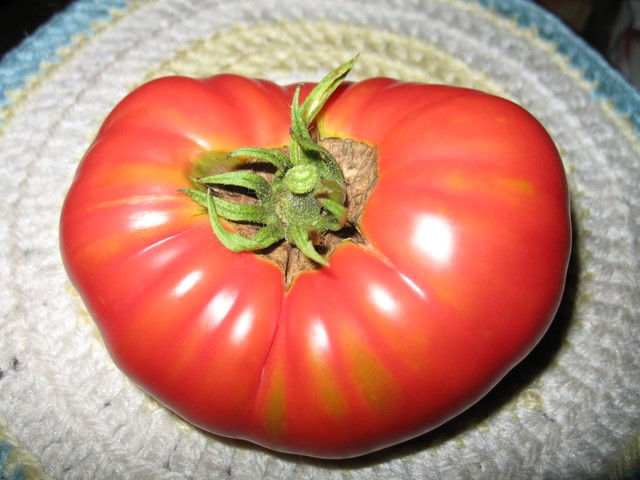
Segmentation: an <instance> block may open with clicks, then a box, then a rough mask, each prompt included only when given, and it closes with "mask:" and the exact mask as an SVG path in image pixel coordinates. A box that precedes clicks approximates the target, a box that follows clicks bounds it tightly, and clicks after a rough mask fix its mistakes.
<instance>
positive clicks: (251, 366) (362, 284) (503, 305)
mask: <svg viewBox="0 0 640 480" xmlns="http://www.w3.org/2000/svg"><path fill="white" fill-rule="evenodd" d="M315 86H316V85H315V84H308V85H305V86H304V87H303V88H302V89H301V90H299V89H296V86H295V85H294V86H284V87H283V86H278V85H276V84H274V83H271V82H269V81H265V80H256V79H247V78H243V77H240V76H236V75H231V74H223V75H217V76H213V77H210V78H207V79H192V78H185V77H168V78H162V79H158V80H154V81H152V82H150V83H148V84H145V85H143V86H141V87H139V88H138V89H136V90H135V91H133V92H132V93H131V94H129V95H128V96H127V97H126V98H125V99H124V100H123V101H122V102H121V103H120V104H118V105H117V106H116V107H115V109H114V110H113V112H112V113H111V114H110V115H109V116H108V118H107V119H106V120H105V122H104V124H103V126H102V128H101V129H100V131H99V133H98V135H97V138H96V139H95V141H94V142H93V144H92V146H91V147H90V149H89V150H88V152H87V153H86V155H85V157H84V159H83V160H82V162H81V164H80V165H79V167H78V170H77V173H76V176H75V178H74V180H73V183H72V185H71V187H70V190H69V192H68V195H67V198H66V200H65V203H64V206H63V210H62V215H61V223H60V239H61V240H60V242H61V252H62V256H63V260H64V264H65V266H66V269H67V272H68V274H69V277H70V279H71V281H72V283H73V284H74V285H75V287H76V288H77V290H78V292H79V293H80V295H81V297H82V299H83V300H84V302H85V304H86V306H87V308H88V310H89V312H90V314H91V316H92V317H93V319H94V320H95V322H96V324H97V325H98V327H99V330H100V332H101V335H102V336H103V338H104V342H105V344H106V346H107V348H108V350H109V352H110V354H111V355H112V357H113V359H114V361H115V362H116V363H117V365H118V366H119V367H120V368H121V369H122V370H123V371H124V372H125V373H126V374H127V375H129V376H130V377H131V378H132V379H133V380H134V381H135V382H137V383H138V384H139V385H140V386H141V387H142V388H144V389H145V390H146V391H147V392H149V394H150V395H152V396H153V397H155V398H156V399H157V400H159V401H160V402H162V403H163V404H165V405H167V406H168V407H169V408H170V409H172V410H173V411H175V412H176V413H177V414H179V415H180V416H182V417H183V418H185V419H186V420H188V421H189V422H191V423H193V424H195V425H197V426H198V427H200V428H203V429H205V430H207V431H210V432H213V433H216V434H219V435H223V436H229V437H234V438H242V439H247V440H249V441H251V442H254V443H257V444H260V445H263V446H266V447H268V448H271V449H275V450H278V451H283V452H292V453H296V454H303V455H310V456H317V457H326V458H343V457H353V456H356V455H361V454H364V453H367V452H371V451H374V450H377V449H381V448H384V447H387V446H390V445H393V444H396V443H398V442H402V441H404V440H407V439H410V438H412V437H415V436H418V435H420V434H422V433H424V432H426V431H429V430H431V429H433V428H435V427H437V426H439V425H441V424H442V423H443V422H446V421H447V420H448V419H450V418H452V417H453V416H455V415H457V414H458V413H460V412H461V411H463V410H465V409H466V408H468V407H469V406H470V405H472V404H473V403H474V402H476V401H477V400H478V399H480V398H481V397H482V396H483V395H484V394H486V393H487V392H488V391H489V390H490V389H491V388H492V387H493V386H494V385H495V384H496V383H497V382H498V381H499V380H500V379H501V378H502V377H503V376H504V375H505V374H506V373H507V372H508V371H509V370H510V369H511V368H512V367H513V366H514V365H515V364H516V363H518V362H519V361H520V360H521V359H522V358H523V357H524V356H525V355H526V354H527V353H528V352H529V351H530V350H531V349H532V348H533V347H534V346H535V344H536V343H537V342H538V340H539V339H540V338H541V336H542V335H543V334H544V332H545V331H546V329H547V327H548V326H549V323H550V322H551V321H552V319H553V317H554V315H555V312H556V309H557V307H558V304H559V302H560V299H561V296H562V292H563V287H564V281H565V275H566V271H567V265H568V259H569V253H570V249H571V227H570V213H569V198H568V189H567V183H566V179H565V174H564V171H563V166H562V162H561V160H560V157H559V155H558V152H557V150H556V148H555V146H554V143H553V141H552V140H551V138H550V137H549V135H548V134H547V132H546V131H545V130H544V128H543V127H542V126H541V125H540V123H538V121H536V120H535V119H534V117H533V116H532V115H530V114H529V113H528V112H527V111H525V110H524V109H523V108H522V107H520V106H518V105H516V104H514V103H511V102H510V101H507V100H504V99H501V98H498V97H495V96H491V95H488V94H485V93H481V92H478V91H473V90H468V89H463V88H457V87H450V86H437V85H424V84H417V83H404V82H401V81H397V80H393V79H388V78H375V79H369V80H365V81H361V82H358V83H348V82H342V79H340V81H338V82H336V84H335V85H333V86H332V87H331V88H332V92H331V95H330V96H328V97H327V98H326V99H324V100H323V102H322V104H321V105H319V106H318V105H315V106H314V105H311V106H310V105H309V104H308V103H309V102H305V103H302V101H303V100H304V99H307V98H309V97H308V96H309V95H310V92H312V90H313V89H314V87H315ZM298 94H299V95H300V98H299V99H298V97H297V95H298ZM311 94H312V93H311ZM311 103H313V102H311ZM292 104H293V106H294V108H292ZM301 104H302V105H303V106H304V105H306V107H307V108H306V112H303V114H304V115H306V116H307V118H306V122H304V123H305V126H306V127H309V128H310V129H311V133H310V134H309V137H307V136H305V135H306V133H305V132H302V133H301V135H302V136H303V137H304V138H305V139H306V138H310V137H312V136H313V138H314V139H319V140H326V139H337V140H334V142H337V144H338V145H340V144H346V143H345V142H354V143H355V144H357V145H361V146H364V147H366V148H368V149H369V151H370V152H373V154H374V156H375V164H374V165H375V168H374V170H375V171H371V168H369V173H373V174H375V179H374V181H372V182H371V184H370V185H369V186H368V187H366V188H364V190H366V192H365V193H366V196H367V198H366V202H364V203H363V204H362V205H361V208H360V210H361V211H360V212H359V213H358V214H357V217H355V218H354V217H353V216H351V217H348V218H347V217H346V213H344V215H343V214H342V213H341V212H346V207H349V206H350V204H355V203H356V202H355V200H354V199H353V198H352V199H348V198H345V195H347V196H348V188H347V187H349V188H351V187H350V185H351V184H352V183H354V182H355V180H354V177H352V176H351V177H350V176H349V175H348V174H347V173H346V172H345V173H344V178H345V179H344V181H343V180H341V178H342V177H341V176H340V172H337V173H336V172H334V173H332V175H334V174H335V181H334V180H331V179H330V180H326V179H325V178H324V177H322V178H323V180H322V182H323V183H322V185H324V187H322V188H324V190H323V192H324V193H322V194H318V193H317V192H316V193H314V194H313V195H314V198H320V197H322V198H321V200H322V201H323V202H325V203H322V205H321V206H320V207H318V208H317V209H316V210H317V211H316V213H318V212H321V213H319V214H320V215H322V218H323V219H326V218H327V214H326V210H331V212H332V213H333V212H334V210H335V212H337V213H335V218H333V217H332V220H331V221H332V222H333V223H331V222H329V223H331V225H333V227H332V228H331V229H332V230H338V231H339V230H340V229H341V228H343V227H345V229H346V230H347V232H348V233H349V235H347V234H344V235H342V236H341V237H336V238H339V241H335V242H334V244H332V246H331V248H329V249H326V251H325V252H324V253H323V250H322V247H321V246H318V245H317V244H318V243H322V240H321V239H320V240H318V238H317V237H318V235H316V232H311V233H309V232H308V231H298V230H296V232H298V233H295V232H294V233H295V234H294V233H291V231H292V230H291V229H289V230H287V232H286V237H287V239H289V237H295V238H294V239H293V240H294V243H296V238H298V237H300V238H302V243H304V244H305V245H307V247H310V248H309V249H310V250H311V251H310V254H311V256H312V260H314V259H315V260H317V261H315V262H314V261H311V260H310V261H308V262H307V264H304V262H303V267H304V268H302V267H301V268H299V269H298V270H296V271H294V272H293V273H291V274H290V275H289V276H288V277H287V275H286V274H285V269H286V267H283V265H285V266H286V262H284V263H283V262H280V263H279V262H278V261H276V260H274V257H273V256H269V255H267V254H265V251H264V249H261V248H254V249H252V250H250V251H232V250H230V249H229V248H227V247H228V246H225V242H224V241H223V240H224V238H219V236H217V234H215V233H214V232H213V231H212V226H213V227H214V229H215V227H216V225H217V226H218V233H220V234H222V235H234V234H233V232H235V231H239V228H240V225H241V223H242V222H236V223H233V222H232V221H231V220H232V219H229V220H224V218H223V219H220V217H223V215H220V216H218V215H217V214H216V211H217V210H216V208H223V207H224V205H227V204H230V203H231V202H232V200H233V199H234V198H236V197H238V196H240V193H238V192H235V193H233V192H231V193H230V194H229V195H228V196H227V197H226V202H227V203H226V204H224V203H223V202H224V199H218V198H217V197H216V199H215V200H213V199H212V198H213V196H214V195H217V193H216V192H218V193H219V189H218V190H216V189H214V188H213V187H211V186H210V185H207V186H204V187H203V186H202V185H199V184H198V182H197V181H195V180H194V178H196V177H203V176H206V175H220V174H221V175H222V177H220V176H219V177H216V178H218V180H219V181H220V182H223V181H222V179H223V177H224V176H225V175H226V174H227V173H226V172H229V171H236V170H238V168H247V165H248V163H247V159H246V158H245V157H247V155H245V156H244V157H243V156H242V155H240V156H239V157H238V156H235V157H234V156H231V157H229V156H228V153H229V152H232V151H234V150H236V149H239V148H245V147H249V148H250V149H254V150H255V151H256V152H257V151H258V150H257V149H275V150H273V151H277V152H279V155H280V156H279V157H278V158H280V157H282V155H283V152H284V155H285V157H286V152H287V148H289V146H291V145H293V143H291V142H292V140H291V138H292V137H291V135H290V134H291V132H290V130H295V128H291V121H292V115H294V113H295V108H296V107H299V106H300V105H301ZM303 110H304V108H303ZM310 110H313V112H310ZM304 115H302V116H303V117H304ZM294 116H295V115H294ZM312 120H313V121H312ZM300 141H301V142H302V144H304V142H303V141H302V140H300ZM295 148H297V147H293V146H292V147H291V149H295ZM309 148H312V147H309ZM327 150H329V148H328V147H327ZM249 151H251V150H249ZM323 152H324V151H322V152H320V153H321V155H325V153H323ZM326 155H329V154H326ZM323 158H324V157H323ZM326 158H329V157H328V156H327V157H326ZM286 161H288V160H286ZM323 162H324V163H323ZM328 162H329V161H328V160H327V161H326V162H325V161H324V160H322V161H319V162H318V163H317V165H320V166H321V167H322V168H324V165H325V164H326V165H329V163H328ZM289 167H290V166H289ZM314 168H315V167H314ZM303 170H304V169H303ZM246 173H247V172H246V171H245V172H244V173H243V174H242V175H243V176H242V177H237V178H236V183H238V182H239V183H242V182H254V183H255V184H256V185H257V184H260V185H262V183H265V182H263V181H262V180H260V179H258V180H256V179H255V175H253V174H251V175H252V176H251V177H249V175H247V174H246ZM307 173H308V172H306V171H303V172H302V173H301V175H302V176H305V175H306V174H307ZM312 173H313V174H314V175H316V174H315V173H314V172H312ZM366 173H367V169H366V168H363V169H361V171H360V172H359V173H358V175H363V174H366ZM278 175H279V174H278V172H276V173H275V179H274V180H273V181H274V183H275V182H276V180H277V179H278ZM350 175H351V174H350ZM282 176H283V175H280V177H282ZM316 176H317V175H316ZM224 178H227V177H224ZM263 178H265V179H267V182H266V183H268V181H269V180H270V179H269V177H267V176H265V175H263ZM314 178H315V177H314ZM332 178H333V177H332ZM314 181H315V182H316V183H317V180H314ZM254 183H252V184H251V185H250V187H251V186H252V185H254ZM242 185H244V186H246V185H245V184H242ZM242 185H241V186H242ZM340 185H342V186H343V187H344V188H347V194H345V193H344V192H343V191H342V190H341V189H342V188H343V187H341V186H340ZM345 185H346V186H345ZM198 188H199V189H200V190H198ZM261 188H262V187H259V186H258V187H255V189H256V191H261V190H260V189H261ZM265 188H267V189H268V188H270V187H265ZM245 190H246V189H245ZM198 191H199V192H200V193H198ZM189 192H191V196H190V195H189V194H187V193H189ZM194 192H195V193H194ZM212 192H213V193H212ZM327 192H328V193H327ZM336 192H337V193H336ZM340 192H342V193H340ZM245 193H246V192H245ZM197 195H200V196H199V199H200V203H198V202H197V201H194V199H196V200H197V198H195V196H197ZM234 195H235V197H234ZM243 195H244V193H243ZM288 195H289V196H290V197H291V198H298V197H297V196H296V195H297V194H296V193H295V192H294V193H288ZM253 196H254V197H255V195H253ZM220 198H221V197H220ZM269 198H270V197H269ZM327 199H330V200H331V199H333V200H335V202H333V200H331V202H329V201H326V200H327ZM259 200H262V202H263V203H265V204H266V203H268V200H265V199H264V198H263V197H262V196H259ZM253 201H255V198H254V199H253ZM207 202H211V203H207ZM215 202H218V207H216V206H215V205H216V204H215ZM332 202H333V203H332ZM341 202H342V206H341V205H340V203H341ZM350 202H351V203H350ZM334 204H337V205H338V206H335V205H334ZM203 205H205V206H206V205H209V207H210V208H209V210H208V212H209V213H208V214H207V209H206V208H203ZM332 205H334V207H331V206H332ZM345 205H346V207H345ZM254 207H255V205H253V206H252V207H251V208H254ZM225 208H226V207H225ZM278 208H279V207H278ZM314 208H315V207H314ZM340 208H342V210H341V209H340ZM319 209H320V210H319ZM245 210H247V212H249V210H250V209H245ZM212 212H213V213H212ZM251 212H253V210H251ZM322 212H324V213H322ZM230 216H232V213H228V217H227V218H229V217H230ZM280 216H282V215H280ZM272 217H273V218H276V217H277V215H276V216H274V215H273V214H271V217H269V218H272ZM336 218H337V220H336ZM323 221H324V220H323ZM313 222H316V223H313ZM313 222H311V223H313V225H316V224H317V221H316V220H314V221H313ZM345 222H346V224H347V225H345ZM221 226H222V227H221ZM314 228H315V227H314ZM228 232H231V233H228ZM300 232H301V233H300ZM298 234H299V235H298ZM239 235H240V233H238V234H237V235H235V236H236V237H238V236H239ZM296 235H298V237H296ZM238 238H239V237H238ZM247 241H249V240H247ZM285 241H286V240H285ZM305 242H306V243H305ZM280 243H282V241H280ZM280 243H278V242H274V245H276V246H277V245H279V244H280ZM274 248H275V247H271V250H272V251H273V250H274ZM301 249H302V247H301ZM236 250H239V249H236ZM267 250H268V249H267ZM294 250H296V249H295V248H290V249H289V250H287V251H286V252H288V253H286V255H288V256H287V257H286V258H287V259H290V258H291V257H290V255H292V252H293V251H294ZM314 254H316V256H315V257H313V255H314ZM287 261H290V260H287ZM308 264H312V265H311V266H309V265H308Z"/></svg>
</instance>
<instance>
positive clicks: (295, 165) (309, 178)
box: [182, 56, 358, 265]
mask: <svg viewBox="0 0 640 480" xmlns="http://www.w3.org/2000/svg"><path fill="white" fill-rule="evenodd" d="M357 58H358V57H357V56H356V57H354V58H353V59H351V60H350V61H348V62H346V63H344V64H343V65H341V66H339V67H338V68H336V69H335V70H334V71H332V72H331V73H329V74H328V75H327V76H326V77H325V78H323V79H322V80H321V81H320V82H319V83H318V84H317V85H316V87H315V88H314V89H313V90H312V91H311V92H310V93H309V95H308V96H307V98H306V99H305V100H304V102H302V104H301V103H300V91H301V87H298V88H297V89H296V91H295V93H294V95H293V103H292V105H291V128H290V131H291V139H290V143H289V155H286V154H285V153H284V152H283V150H282V149H267V148H241V149H238V150H234V151H232V152H230V153H229V154H228V155H229V156H230V157H246V158H247V159H250V158H256V159H258V160H262V161H264V162H267V163H269V164H271V165H272V166H273V167H274V168H275V175H274V177H273V180H272V181H271V182H269V181H267V180H266V179H265V178H264V177H263V176H262V175H260V174H258V173H257V172H255V171H251V170H237V171H229V172H225V173H221V174H217V175H210V176H206V177H202V178H199V179H197V180H196V183H197V184H199V185H202V186H203V187H204V189H205V190H204V191H203V190H202V189H184V190H182V191H183V192H184V193H186V194H187V195H189V197H190V198H191V199H192V200H194V201H195V202H197V203H199V204H200V205H202V206H203V207H204V208H206V210H207V211H208V214H209V221H210V223H211V227H212V229H213V232H214V234H215V235H216V237H218V239H219V240H220V242H221V243H222V244H223V245H224V246H225V247H227V248H228V249H229V250H232V251H234V252H242V251H255V250H263V249H265V248H268V247H270V246H272V245H273V244H275V243H277V242H279V241H281V240H283V239H284V240H286V241H289V242H291V243H293V244H294V245H295V246H296V247H298V249H299V250H300V251H301V252H302V253H303V254H304V255H306V256H307V257H309V258H310V259H311V260H313V261H315V262H316V263H318V264H320V265H328V263H327V261H326V259H325V258H323V257H322V256H321V255H320V254H319V253H318V251H317V250H316V247H315V245H314V244H313V240H312V239H313V238H318V237H319V236H320V235H322V234H323V233H325V232H327V231H337V230H340V229H341V228H343V227H344V225H345V224H346V222H347V213H348V211H347V207H346V205H345V203H346V187H345V180H344V176H343V174H342V170H341V168H340V165H339V164H338V162H337V161H336V159H335V158H334V157H333V156H332V155H331V153H330V152H329V151H327V150H326V149H325V148H323V147H322V146H321V145H319V144H318V143H316V142H315V141H314V140H313V138H312V137H311V134H310V133H309V128H310V126H311V124H312V123H313V122H314V120H315V118H316V116H317V115H318V113H320V111H321V110H322V108H323V107H324V105H325V103H326V102H327V100H328V99H329V98H330V97H331V95H332V94H333V93H334V92H335V90H336V89H337V88H338V86H339V85H340V84H341V83H342V82H343V81H344V79H345V78H346V76H347V74H348V73H349V72H350V71H351V69H352V68H353V66H354V64H355V62H356V60H357ZM245 167H246V165H245ZM214 186H222V187H226V188H229V187H239V188H242V189H245V190H247V191H249V192H250V193H251V194H252V195H254V196H255V198H256V199H257V203H255V204H249V205H246V204H239V203H234V202H232V201H230V200H228V199H225V198H222V197H220V196H217V195H214V193H213V187H214ZM221 218H223V219H225V220H229V221H232V222H241V223H253V224H258V225H263V226H262V227H261V228H260V229H259V230H258V231H257V232H256V233H255V234H254V235H253V236H252V237H250V238H249V237H244V236H242V235H240V234H238V233H236V232H235V231H233V230H230V229H228V228H226V227H225V226H224V225H223V223H222V221H221Z"/></svg>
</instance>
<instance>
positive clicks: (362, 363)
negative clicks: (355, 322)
mask: <svg viewBox="0 0 640 480" xmlns="http://www.w3.org/2000/svg"><path fill="white" fill-rule="evenodd" d="M344 341H345V345H346V346H347V348H346V349H345V351H346V352H347V363H348V364H349V371H350V372H351V380H352V381H353V382H354V384H355V386H356V388H357V390H359V392H360V395H361V397H362V400H363V402H364V403H365V404H366V405H367V406H368V407H369V408H370V409H371V410H372V411H374V412H375V413H376V414H380V415H387V414H391V412H392V411H393V410H394V409H395V406H396V405H397V402H398V399H399V396H400V392H399V390H398V386H397V382H396V381H395V379H394V377H393V375H391V374H390V373H389V372H388V371H387V370H386V369H385V368H384V366H383V364H382V362H381V361H380V359H379V358H377V357H376V356H375V355H374V354H373V352H371V350H370V349H369V348H368V347H367V345H366V343H365V342H364V341H363V340H362V339H361V338H359V336H358V335H356V334H355V333H353V334H351V335H345V337H344Z"/></svg>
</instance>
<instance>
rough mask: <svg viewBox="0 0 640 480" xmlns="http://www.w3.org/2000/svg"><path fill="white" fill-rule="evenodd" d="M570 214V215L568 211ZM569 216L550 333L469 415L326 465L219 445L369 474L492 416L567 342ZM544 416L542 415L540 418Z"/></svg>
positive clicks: (575, 229) (575, 267) (571, 290)
mask: <svg viewBox="0 0 640 480" xmlns="http://www.w3.org/2000/svg"><path fill="white" fill-rule="evenodd" d="M572 213H573V209H572ZM575 219H576V215H572V235H573V249H572V252H571V257H570V260H569V267H568V272H567V280H566V283H565V291H564V294H563V297H562V300H561V302H560V306H559V308H558V312H557V313H556V316H555V318H554V320H553V322H552V323H551V325H550V326H549V329H548V330H547V332H546V333H545V335H544V336H543V338H542V339H541V340H540V342H539V343H538V344H537V345H536V347H534V349H533V350H532V351H531V352H530V353H529V355H527V357H525V358H524V359H523V360H522V361H521V362H520V363H519V364H518V365H516V366H515V367H514V368H513V369H512V370H511V371H510V372H509V373H508V374H507V375H506V376H505V377H504V378H503V379H502V380H501V381H500V382H499V383H498V384H497V385H496V386H495V387H494V388H493V389H492V390H491V391H490V392H489V393H488V394H487V395H485V396H484V397H483V398H482V399H481V400H480V401H478V402H477V403H475V404H474V405H473V406H471V407H469V408H468V409H467V410H465V411H464V412H462V413H461V414H459V415H457V416H456V417H454V418H453V419H451V420H449V421H448V422H446V423H445V424H443V425H441V426H440V427H438V428H436V429H434V430H432V431H430V432H427V433H425V434H423V435H421V436H419V437H416V438H414V439H412V440H408V441H406V442H404V443H401V444H398V445H394V446H392V447H388V448H386V449H383V450H380V451H377V452H373V453H370V454H367V455H363V456H360V457H356V458H351V459H344V460H333V459H332V460H325V459H317V458H311V457H305V456H300V455H293V454H285V453H279V452H274V451H271V450H268V449H266V448H263V447H260V446H258V445H254V444H252V443H250V442H246V441H243V440H233V439H221V438H219V437H216V439H217V441H222V442H223V443H228V444H229V445H230V446H233V447H234V448H240V449H245V450H255V451H262V452H264V453H267V454H269V455H271V456H273V457H275V458H279V459H281V460H282V461H285V462H288V463H295V464H299V465H310V466H314V467H317V468H320V469H326V470H345V471H346V470H358V469H365V468H371V467H374V466H376V465H378V464H382V463H386V462H389V461H391V460H398V459H402V458H404V457H408V456H411V455H414V454H417V453H420V452H422V451H426V450H429V449H432V448H436V447H438V446H439V445H441V444H444V443H446V442H448V441H450V440H452V439H454V438H455V437H457V436H459V435H461V434H462V433H464V432H465V431H467V430H470V429H474V428H477V426H478V425H479V424H481V423H482V422H483V421H485V420H487V419H488V418H490V417H491V416H492V415H495V414H496V413H497V412H498V411H500V410H501V409H503V408H504V407H505V406H506V405H507V404H508V403H509V402H511V401H512V400H513V399H514V398H515V397H517V396H518V395H519V394H520V393H521V392H522V391H524V390H525V389H526V388H527V387H528V386H529V385H531V383H532V382H533V381H534V380H535V379H536V378H537V377H538V376H540V375H541V374H542V373H543V372H544V371H545V370H547V369H548V368H550V367H551V366H552V364H553V362H554V360H555V358H556V356H557V354H558V352H559V351H560V349H561V347H562V345H563V344H564V342H565V339H566V336H567V332H568V330H569V327H570V326H571V323H572V321H573V318H574V311H575V305H576V299H577V291H578V288H577V287H578V282H579V279H580V272H581V265H580V257H579V254H580V252H579V249H578V245H579V236H580V231H579V225H577V222H576V220H575ZM540 414H541V415H544V412H540Z"/></svg>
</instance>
